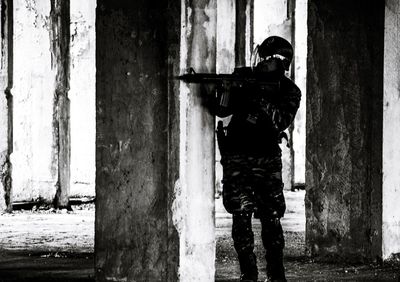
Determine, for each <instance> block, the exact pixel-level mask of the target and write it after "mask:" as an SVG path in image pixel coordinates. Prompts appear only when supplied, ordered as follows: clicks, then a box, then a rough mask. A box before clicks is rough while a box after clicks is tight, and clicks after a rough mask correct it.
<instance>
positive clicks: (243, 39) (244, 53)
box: [235, 0, 254, 67]
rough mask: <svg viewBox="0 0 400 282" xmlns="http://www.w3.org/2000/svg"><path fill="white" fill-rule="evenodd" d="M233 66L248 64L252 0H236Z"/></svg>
mask: <svg viewBox="0 0 400 282" xmlns="http://www.w3.org/2000/svg"><path fill="white" fill-rule="evenodd" d="M235 9H236V18H235V19H236V21H235V22H236V29H235V66H236V67H244V66H249V65H250V55H251V51H253V42H254V40H253V39H254V36H253V17H254V14H253V9H254V0H236V6H235Z"/></svg>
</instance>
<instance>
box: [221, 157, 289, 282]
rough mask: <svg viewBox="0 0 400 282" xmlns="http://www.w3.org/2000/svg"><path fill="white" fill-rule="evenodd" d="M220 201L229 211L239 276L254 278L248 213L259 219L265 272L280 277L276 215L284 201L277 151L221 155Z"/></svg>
mask: <svg viewBox="0 0 400 282" xmlns="http://www.w3.org/2000/svg"><path fill="white" fill-rule="evenodd" d="M222 164H223V169H224V178H223V185H224V186H223V203H224V206H225V208H226V210H227V211H228V212H230V213H232V214H233V216H232V219H233V222H232V238H233V241H234V247H235V250H236V252H237V254H238V258H239V264H240V270H241V273H242V280H243V281H244V280H250V281H257V276H258V270H257V262H256V256H255V254H254V252H253V250H254V234H253V231H252V227H251V219H252V214H253V213H256V214H257V217H259V218H260V220H261V225H262V231H261V237H262V241H263V245H264V248H265V250H266V256H265V257H266V260H267V274H268V276H269V277H281V278H282V279H283V281H284V276H285V275H284V267H283V248H284V237H283V231H282V226H281V224H280V218H281V217H282V216H283V215H284V212H285V209H286V205H285V198H284V195H283V183H282V173H281V171H282V161H281V155H280V154H277V155H275V156H273V157H251V156H246V155H228V156H224V158H223V159H222Z"/></svg>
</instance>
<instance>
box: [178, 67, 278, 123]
mask: <svg viewBox="0 0 400 282" xmlns="http://www.w3.org/2000/svg"><path fill="white" fill-rule="evenodd" d="M177 79H180V80H182V81H184V82H186V83H199V84H214V85H216V90H217V91H216V97H215V98H216V107H217V109H214V110H215V111H216V112H217V115H218V116H221V117H223V116H228V115H230V114H232V113H233V112H234V111H235V110H234V108H236V106H239V107H240V105H241V104H242V102H245V101H249V100H251V99H253V98H254V97H255V95H258V94H259V93H260V91H259V90H261V92H262V93H272V92H275V93H276V92H277V91H279V88H280V81H279V80H276V79H273V78H271V77H270V76H268V75H265V74H263V73H259V72H257V71H254V70H253V69H252V68H251V67H241V68H235V71H234V72H233V73H232V74H215V73H196V72H195V71H194V69H193V68H189V71H188V72H187V73H186V74H183V75H180V76H178V77H177ZM235 93H240V95H238V94H235ZM242 93H246V95H245V96H246V97H243V95H241V94H242ZM239 96H240V97H239Z"/></svg>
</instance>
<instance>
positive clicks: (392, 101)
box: [382, 0, 400, 259]
mask: <svg viewBox="0 0 400 282" xmlns="http://www.w3.org/2000/svg"><path fill="white" fill-rule="evenodd" d="M385 2H386V9H385V57H384V98H383V105H384V108H383V168H382V170H383V189H382V190H383V195H382V202H383V203H382V208H383V215H382V218H383V226H382V237H383V238H382V240H383V248H382V249H383V254H382V256H383V258H384V259H387V258H390V256H391V255H392V254H398V253H400V212H399V203H400V173H399V166H400V148H399V141H398V134H399V132H400V3H399V1H395V0H387V1H385Z"/></svg>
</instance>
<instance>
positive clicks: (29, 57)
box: [11, 0, 96, 202]
mask: <svg viewBox="0 0 400 282" xmlns="http://www.w3.org/2000/svg"><path fill="white" fill-rule="evenodd" d="M64 2H65V1H64ZM64 2H63V3H64ZM60 3H61V2H60ZM54 5H55V6H54V7H56V6H57V5H59V2H57V1H55V2H54ZM95 7H96V3H95V0H91V1H84V2H82V1H77V0H73V1H71V26H70V28H71V31H69V21H70V19H69V16H68V17H65V16H62V18H63V19H64V18H65V21H66V22H63V21H58V20H57V19H58V17H59V14H58V13H59V11H58V10H57V9H53V10H52V8H51V1H30V0H17V1H14V8H13V11H14V35H15V36H14V42H13V43H14V48H13V63H14V68H13V76H14V82H15V83H14V89H13V92H15V99H14V102H13V104H14V106H13V116H14V117H13V136H14V138H13V140H14V141H13V143H14V144H13V147H14V150H13V154H12V156H11V160H12V164H13V167H14V169H13V172H12V176H13V183H12V184H13V189H12V190H13V191H12V201H14V202H17V201H30V200H37V199H43V200H46V201H48V202H51V201H53V199H54V198H55V197H56V198H59V196H57V195H63V197H64V198H67V197H68V195H72V196H74V195H79V196H88V195H89V196H94V177H95V159H94V152H95V150H94V148H95V144H94V143H95V89H94V85H95V60H94V59H95V58H94V52H95V43H94V40H95V39H94V33H95V32H94V21H95ZM64 25H65V26H66V27H67V28H68V30H66V31H65V32H67V33H70V34H71V38H70V39H71V40H70V42H71V61H70V63H71V65H70V67H69V66H68V65H69V56H68V55H65V54H69V53H70V51H69V42H68V40H67V41H66V42H63V43H60V45H57V42H58V41H57V40H62V39H61V37H62V36H61V35H60V32H62V33H63V32H64V31H63V27H64ZM66 36H67V37H66V39H68V38H69V35H68V34H67V35H66ZM60 42H61V41H60ZM64 49H65V51H64ZM64 53H65V54H64ZM64 61H65V62H67V63H66V64H64ZM67 64H68V65H67ZM69 78H70V79H69ZM69 88H70V91H69ZM69 96H70V97H71V99H72V101H71V105H69ZM61 104H62V105H61ZM69 107H70V109H71V112H70V111H69V109H68V108H69ZM61 109H62V110H61ZM70 118H71V124H70V123H69V119H70ZM60 121H62V122H60ZM70 126H71V127H70ZM61 132H64V133H61ZM69 138H71V140H69ZM63 144H65V146H64V145H63ZM62 148H64V149H62ZM71 149H72V152H71ZM71 153H72V154H71ZM70 156H71V164H70V161H69V158H70ZM70 165H71V174H70ZM59 168H61V170H59ZM62 171H64V172H65V173H60V172H62ZM70 182H71V184H72V190H71V191H68V190H69V188H68V187H67V186H68V185H69V183H70ZM60 183H64V184H60ZM60 186H63V187H67V188H66V189H63V190H62V192H61V190H60V189H59V187H60ZM60 193H61V194H60Z"/></svg>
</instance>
